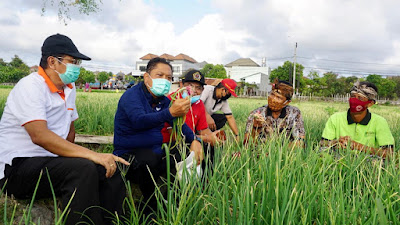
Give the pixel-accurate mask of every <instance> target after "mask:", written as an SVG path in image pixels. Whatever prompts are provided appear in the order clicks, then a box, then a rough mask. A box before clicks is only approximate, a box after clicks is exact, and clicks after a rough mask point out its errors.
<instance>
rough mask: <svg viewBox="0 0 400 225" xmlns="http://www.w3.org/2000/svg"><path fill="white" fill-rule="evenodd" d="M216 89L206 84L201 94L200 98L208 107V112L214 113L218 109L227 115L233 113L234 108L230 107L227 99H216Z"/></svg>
mask: <svg viewBox="0 0 400 225" xmlns="http://www.w3.org/2000/svg"><path fill="white" fill-rule="evenodd" d="M214 89H215V87H214V86H212V85H206V86H204V90H203V92H202V93H201V96H200V99H201V100H202V101H203V103H204V106H205V107H206V110H207V113H208V114H210V115H212V114H214V113H215V112H217V111H222V112H223V113H224V114H225V115H232V110H231V108H230V107H229V103H228V101H227V100H223V101H221V100H218V101H217V100H216V99H214V97H213V95H214Z"/></svg>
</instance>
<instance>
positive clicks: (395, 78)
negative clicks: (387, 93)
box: [388, 76, 400, 98]
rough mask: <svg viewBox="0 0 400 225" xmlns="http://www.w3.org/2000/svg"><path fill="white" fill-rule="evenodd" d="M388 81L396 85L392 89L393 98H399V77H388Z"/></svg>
mask: <svg viewBox="0 0 400 225" xmlns="http://www.w3.org/2000/svg"><path fill="white" fill-rule="evenodd" d="M388 79H389V80H391V81H393V82H394V83H395V84H396V87H395V89H394V90H395V92H394V94H395V96H394V98H398V97H399V96H400V76H393V77H390V78H388Z"/></svg>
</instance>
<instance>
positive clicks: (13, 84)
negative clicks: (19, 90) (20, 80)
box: [0, 83, 16, 86]
mask: <svg viewBox="0 0 400 225" xmlns="http://www.w3.org/2000/svg"><path fill="white" fill-rule="evenodd" d="M15 84H16V83H0V86H15Z"/></svg>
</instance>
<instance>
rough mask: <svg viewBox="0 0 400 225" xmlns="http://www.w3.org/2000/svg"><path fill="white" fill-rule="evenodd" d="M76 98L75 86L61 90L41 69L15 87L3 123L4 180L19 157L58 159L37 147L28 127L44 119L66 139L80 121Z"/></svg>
mask: <svg viewBox="0 0 400 225" xmlns="http://www.w3.org/2000/svg"><path fill="white" fill-rule="evenodd" d="M75 99H76V89H75V85H74V84H73V85H72V84H70V85H67V86H65V87H64V90H58V89H57V87H56V86H55V85H54V84H53V82H52V81H51V80H50V79H49V77H48V76H47V75H46V73H45V72H44V70H43V69H42V68H41V67H39V71H38V72H37V73H32V74H30V75H28V76H26V77H24V78H22V79H21V80H20V81H19V82H18V83H17V85H15V87H14V88H13V89H12V90H11V92H10V94H9V96H8V98H7V102H6V105H5V108H4V112H3V115H2V117H1V120H0V156H1V157H0V179H2V178H3V177H4V168H5V165H6V164H9V165H11V162H12V160H13V159H14V158H16V157H35V156H51V157H56V156H57V155H55V154H53V153H51V152H49V151H47V150H46V149H44V148H42V147H40V146H39V145H36V144H34V143H33V142H32V140H31V138H30V136H29V134H28V132H27V131H26V130H25V128H24V125H25V124H27V123H29V122H32V121H37V120H44V121H47V127H48V128H49V130H51V131H53V132H54V133H56V134H57V135H59V136H60V137H62V138H64V139H66V138H67V136H68V133H69V130H70V126H71V122H72V121H74V120H76V119H77V118H78V113H77V112H76V106H75Z"/></svg>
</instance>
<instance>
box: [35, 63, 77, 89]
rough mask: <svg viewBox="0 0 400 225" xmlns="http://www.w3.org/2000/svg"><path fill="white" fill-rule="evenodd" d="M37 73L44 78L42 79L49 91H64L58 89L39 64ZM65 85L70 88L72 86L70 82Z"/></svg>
mask: <svg viewBox="0 0 400 225" xmlns="http://www.w3.org/2000/svg"><path fill="white" fill-rule="evenodd" d="M38 74H39V75H40V76H42V77H43V78H44V81H45V82H46V84H47V86H48V87H49V89H50V91H51V92H53V93H54V92H58V93H60V92H64V90H58V88H57V87H56V85H54V83H53V81H51V80H50V78H49V76H48V75H47V74H46V72H45V71H44V69H43V68H42V67H41V66H39V69H38ZM67 87H69V88H70V89H72V88H73V87H72V84H67Z"/></svg>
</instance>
